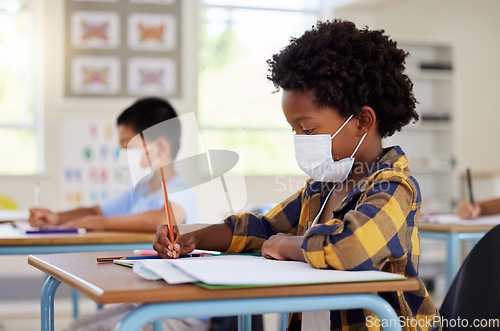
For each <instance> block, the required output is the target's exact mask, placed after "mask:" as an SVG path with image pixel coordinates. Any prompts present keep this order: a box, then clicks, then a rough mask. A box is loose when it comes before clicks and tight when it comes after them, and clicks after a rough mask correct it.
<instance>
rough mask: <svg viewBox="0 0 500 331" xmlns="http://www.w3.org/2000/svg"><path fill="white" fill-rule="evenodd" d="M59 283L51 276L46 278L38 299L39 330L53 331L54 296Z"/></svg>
mask: <svg viewBox="0 0 500 331" xmlns="http://www.w3.org/2000/svg"><path fill="white" fill-rule="evenodd" d="M59 284H61V282H60V281H59V280H57V279H55V278H53V277H51V276H49V277H48V278H47V280H46V281H45V283H44V284H43V288H42V295H41V297H40V308H41V321H42V325H41V330H42V331H54V296H55V294H56V290H57V288H58V287H59Z"/></svg>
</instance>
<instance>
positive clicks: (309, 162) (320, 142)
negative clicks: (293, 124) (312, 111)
mask: <svg viewBox="0 0 500 331" xmlns="http://www.w3.org/2000/svg"><path fill="white" fill-rule="evenodd" d="M352 116H353V115H351V116H350V117H349V118H348V119H347V120H346V121H345V122H344V124H342V126H341V127H340V128H339V129H338V130H337V132H335V133H334V134H333V136H331V137H330V135H329V134H317V135H297V134H296V135H295V136H294V142H295V159H296V160H297V163H298V164H299V167H300V169H302V171H304V172H305V173H306V174H307V175H308V176H309V177H311V178H312V179H314V180H317V181H320V182H333V183H340V182H343V181H344V180H346V179H347V176H349V173H350V172H351V169H352V166H353V164H354V157H353V156H354V154H356V152H357V151H358V148H359V146H361V143H362V142H363V140H364V139H365V137H366V133H365V134H364V135H363V137H362V138H361V140H360V141H359V143H358V146H356V149H355V150H354V152H353V153H352V155H351V157H349V158H344V159H341V160H338V161H334V160H333V156H332V139H333V138H334V137H335V136H336V135H337V134H338V133H339V132H340V130H342V128H343V127H344V126H345V125H346V124H347V123H348V122H349V120H350V119H351V118H352Z"/></svg>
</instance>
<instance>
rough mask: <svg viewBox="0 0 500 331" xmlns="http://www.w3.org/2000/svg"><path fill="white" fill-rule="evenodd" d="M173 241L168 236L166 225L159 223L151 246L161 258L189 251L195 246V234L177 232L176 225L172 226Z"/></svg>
mask: <svg viewBox="0 0 500 331" xmlns="http://www.w3.org/2000/svg"><path fill="white" fill-rule="evenodd" d="M174 235H175V241H174V243H172V242H170V240H169V238H168V226H167V225H166V224H163V225H160V226H159V227H158V229H157V231H156V234H155V237H154V240H153V248H154V250H155V251H157V252H158V256H159V257H161V258H162V259H171V258H178V257H179V256H180V255H185V254H189V253H191V252H192V251H193V250H194V249H195V248H196V236H195V235H194V232H188V233H186V234H182V235H181V234H179V230H178V228H177V226H174Z"/></svg>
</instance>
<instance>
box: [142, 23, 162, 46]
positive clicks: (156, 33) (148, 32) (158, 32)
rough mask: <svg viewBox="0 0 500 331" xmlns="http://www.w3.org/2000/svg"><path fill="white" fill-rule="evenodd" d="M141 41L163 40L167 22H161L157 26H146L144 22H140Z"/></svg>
mask: <svg viewBox="0 0 500 331" xmlns="http://www.w3.org/2000/svg"><path fill="white" fill-rule="evenodd" d="M138 28H139V33H140V41H155V42H163V36H164V35H165V30H166V27H165V24H160V25H157V26H145V25H144V24H142V23H139V24H138Z"/></svg>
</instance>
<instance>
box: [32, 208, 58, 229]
mask: <svg viewBox="0 0 500 331" xmlns="http://www.w3.org/2000/svg"><path fill="white" fill-rule="evenodd" d="M28 221H29V223H30V225H31V226H39V227H46V226H54V225H58V224H59V217H58V216H57V213H54V212H52V211H50V210H48V209H46V208H31V209H30V217H29V219H28Z"/></svg>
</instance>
